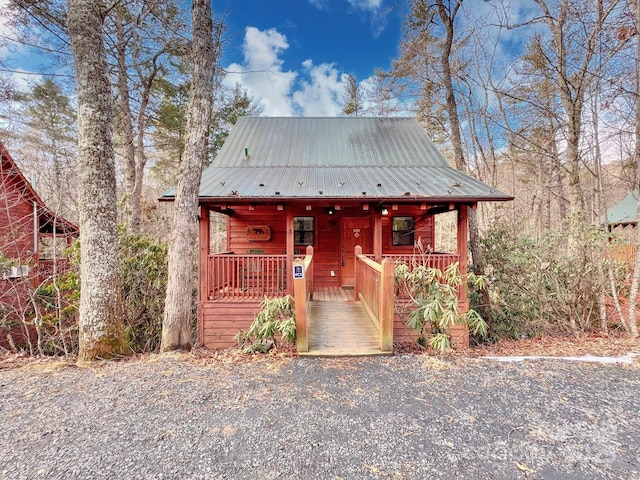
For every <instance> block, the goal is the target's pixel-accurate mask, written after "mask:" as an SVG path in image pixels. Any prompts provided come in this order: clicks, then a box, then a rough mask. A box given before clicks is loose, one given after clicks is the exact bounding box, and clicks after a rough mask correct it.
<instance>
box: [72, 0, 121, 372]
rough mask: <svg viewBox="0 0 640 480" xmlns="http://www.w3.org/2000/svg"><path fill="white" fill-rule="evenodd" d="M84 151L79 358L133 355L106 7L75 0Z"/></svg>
mask: <svg viewBox="0 0 640 480" xmlns="http://www.w3.org/2000/svg"><path fill="white" fill-rule="evenodd" d="M67 21H68V28H69V38H70V40H71V48H72V51H73V58H74V62H75V69H76V82H77V94H78V149H79V152H80V165H79V174H80V255H81V265H80V279H81V294H80V323H79V344H80V345H79V352H78V361H90V360H95V359H98V358H109V357H112V356H114V355H123V354H126V353H128V351H129V349H128V346H127V342H126V340H125V337H124V325H123V322H122V308H121V292H120V277H119V270H120V269H119V257H118V230H117V212H116V176H115V160H114V152H113V139H112V127H113V125H112V124H113V122H112V114H113V112H112V105H111V99H112V96H111V84H110V82H109V77H108V72H107V62H106V52H105V48H104V42H103V33H102V27H103V22H104V6H103V5H102V2H96V1H95V0H70V1H69V3H68V8H67Z"/></svg>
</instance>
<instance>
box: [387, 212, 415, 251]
mask: <svg viewBox="0 0 640 480" xmlns="http://www.w3.org/2000/svg"><path fill="white" fill-rule="evenodd" d="M414 227H415V220H414V218H413V217H393V223H392V229H391V230H392V231H391V235H392V242H393V245H394V246H399V245H413V243H414Z"/></svg>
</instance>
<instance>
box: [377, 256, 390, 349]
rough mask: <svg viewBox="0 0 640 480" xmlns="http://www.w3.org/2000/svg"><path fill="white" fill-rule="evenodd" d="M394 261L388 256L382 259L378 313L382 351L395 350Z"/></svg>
mask: <svg viewBox="0 0 640 480" xmlns="http://www.w3.org/2000/svg"><path fill="white" fill-rule="evenodd" d="M393 282H394V262H392V261H391V260H389V259H388V258H386V259H384V260H383V261H382V272H381V274H380V286H379V290H378V302H379V303H378V305H379V306H378V315H379V317H380V318H379V320H380V351H382V352H392V351H393V302H394V295H393V293H394V291H393V290H394V284H393Z"/></svg>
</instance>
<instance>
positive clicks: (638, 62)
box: [629, 0, 640, 338]
mask: <svg viewBox="0 0 640 480" xmlns="http://www.w3.org/2000/svg"><path fill="white" fill-rule="evenodd" d="M635 16H636V18H635V20H636V32H640V0H636V2H635ZM639 55H640V34H637V33H636V58H635V85H634V88H635V97H636V102H635V107H636V131H635V134H636V139H635V140H636V143H635V151H634V155H635V157H636V165H637V168H636V172H640V57H639ZM638 177H639V174H636V185H635V188H636V189H638V188H640V178H638ZM638 210H639V211H640V209H638ZM636 221H640V214H639V215H638V219H637V220H636ZM637 225H640V223H638V224H637ZM636 231H637V233H638V239H637V242H636V243H637V244H638V245H640V227H636ZM639 286H640V248H638V249H637V252H636V261H635V263H634V267H633V277H632V279H631V291H630V293H629V331H630V333H631V337H632V338H637V337H638V324H637V323H636V300H637V298H638V287H639Z"/></svg>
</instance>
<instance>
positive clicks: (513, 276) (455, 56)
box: [0, 0, 640, 345]
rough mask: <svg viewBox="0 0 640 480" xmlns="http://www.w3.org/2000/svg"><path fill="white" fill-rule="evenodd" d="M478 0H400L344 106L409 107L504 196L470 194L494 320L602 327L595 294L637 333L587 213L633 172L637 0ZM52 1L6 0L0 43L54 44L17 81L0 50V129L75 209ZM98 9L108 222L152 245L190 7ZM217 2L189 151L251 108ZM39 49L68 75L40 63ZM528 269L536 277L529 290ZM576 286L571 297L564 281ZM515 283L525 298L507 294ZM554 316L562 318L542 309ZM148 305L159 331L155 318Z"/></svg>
mask: <svg viewBox="0 0 640 480" xmlns="http://www.w3.org/2000/svg"><path fill="white" fill-rule="evenodd" d="M478 1H480V0H464V1H463V0H430V1H427V0H413V1H410V2H407V4H406V5H405V7H406V15H405V20H404V22H403V29H402V38H401V39H400V40H399V47H398V55H397V58H396V59H395V60H394V61H393V64H392V65H391V66H390V68H389V69H387V70H380V71H377V72H376V74H375V75H374V76H372V77H371V78H369V79H366V81H363V80H365V79H361V80H360V81H359V79H357V78H356V77H355V76H353V75H348V76H347V82H346V84H347V88H346V89H345V92H344V97H343V100H344V108H343V112H344V115H352V116H407V115H410V116H416V117H417V118H418V119H419V120H420V122H421V123H422V124H423V126H424V128H425V129H426V131H427V132H428V133H429V135H430V137H431V138H432V139H433V141H434V142H435V143H436V145H437V146H438V148H439V149H440V150H441V151H442V152H443V153H444V154H445V156H446V157H447V158H448V159H449V160H450V162H451V164H452V165H454V166H456V168H458V169H460V170H462V171H465V172H467V173H469V174H471V175H473V176H474V177H476V178H478V179H480V180H482V181H484V182H485V183H487V184H489V185H491V186H493V187H495V188H497V189H500V190H502V191H504V192H507V193H510V194H512V195H513V196H514V197H515V200H514V201H513V202H509V203H505V204H493V205H491V204H490V205H482V206H481V207H480V208H479V209H478V215H477V218H476V219H475V222H474V223H473V224H472V227H471V234H472V238H471V244H472V257H473V260H474V264H475V265H476V267H477V269H478V271H479V273H485V270H486V273H487V274H488V276H489V278H492V279H493V280H494V288H495V290H494V292H493V297H494V298H493V301H492V299H491V298H488V297H487V298H484V299H482V300H481V301H480V303H481V304H482V305H484V306H486V307H489V305H490V304H491V307H492V308H493V310H491V309H490V308H487V309H486V311H485V314H486V315H487V316H491V315H493V316H494V322H493V325H494V333H495V336H496V337H499V336H501V335H511V336H518V335H521V334H523V333H527V334H528V333H536V332H539V331H545V330H547V331H548V330H550V329H551V330H552V329H554V328H556V329H560V330H566V331H570V332H573V333H576V332H579V331H585V330H588V329H591V328H596V329H601V330H604V331H607V322H608V320H607V318H609V317H607V318H605V317H606V315H607V308H608V307H607V306H609V307H610V308H611V309H613V308H614V307H615V310H617V317H622V320H619V324H618V326H619V327H620V328H621V329H623V330H625V331H628V332H630V333H631V334H632V335H634V333H633V332H634V330H635V332H636V333H635V334H636V335H637V327H635V307H634V306H635V295H636V293H637V287H638V283H639V282H640V278H639V275H640V273H639V272H640V269H638V268H637V267H636V268H635V269H633V268H632V269H631V270H630V271H626V272H624V273H621V272H620V271H619V269H618V267H617V266H615V265H613V266H612V265H609V264H606V262H604V259H605V257H606V255H605V250H606V248H607V240H608V239H607V238H606V235H603V234H601V232H602V229H601V228H600V226H599V223H600V221H601V219H602V217H603V215H604V213H605V212H606V210H607V209H608V208H610V207H611V206H613V205H614V204H615V203H616V202H617V201H619V200H620V199H621V198H623V197H624V196H625V195H626V194H628V193H629V192H631V191H632V190H633V189H634V188H637V185H638V162H639V161H640V139H639V137H640V135H639V132H638V128H640V127H639V124H640V122H639V121H638V118H639V117H640V112H639V108H638V105H639V104H640V101H639V99H638V83H639V77H640V67H639V62H640V60H639V58H640V55H639V52H640V35H638V31H639V28H638V25H639V24H640V12H639V9H640V1H639V0H596V1H594V2H583V1H579V0H529V1H528V2H524V3H527V4H528V5H527V6H529V7H535V11H536V12H537V15H535V16H533V17H532V18H530V19H528V20H527V21H526V22H521V23H513V20H512V19H513V18H515V17H516V15H515V14H514V12H513V11H511V10H510V9H512V8H517V6H515V5H513V3H512V2H506V1H497V2H492V6H493V8H492V9H491V10H490V12H491V13H490V15H489V16H487V17H479V16H476V15H474V3H475V2H478ZM66 8H67V5H66V3H65V2H59V1H55V0H52V1H49V2H35V1H29V0H12V1H11V2H10V8H9V9H7V10H6V11H4V12H2V13H0V15H3V16H4V21H5V22H10V23H11V24H12V25H13V26H14V27H15V31H16V32H19V34H20V35H19V37H17V38H16V39H8V38H6V37H0V43H5V44H6V45H4V46H5V47H6V48H12V42H18V43H21V44H27V45H31V46H34V47H35V48H39V49H41V50H42V52H45V53H46V57H47V58H49V59H50V61H51V64H50V65H44V66H43V67H42V72H41V73H42V77H43V78H45V80H44V81H42V82H40V83H36V84H33V85H31V87H30V89H29V90H21V89H19V88H18V87H17V86H16V85H15V83H13V82H12V80H11V76H10V75H9V74H8V73H7V72H6V71H7V70H11V66H10V65H7V64H6V63H5V62H4V60H3V59H2V58H0V66H1V67H3V68H0V98H1V99H2V102H1V104H0V139H1V140H2V142H3V143H4V145H5V146H6V147H7V148H8V150H9V151H10V152H11V153H12V156H13V157H14V158H15V159H16V161H17V163H18V164H19V166H20V168H21V169H22V170H23V172H24V173H25V175H26V176H27V178H29V179H30V180H31V181H32V182H33V184H34V186H35V187H36V189H37V191H38V193H39V194H40V195H41V197H42V199H43V200H44V201H45V203H46V204H47V205H48V206H49V207H50V208H51V209H53V210H55V211H56V212H59V213H60V214H62V215H63V216H65V217H66V218H68V219H70V220H72V221H78V219H79V217H80V213H79V208H80V205H79V198H80V194H79V181H78V178H79V177H78V171H79V162H80V159H79V150H78V125H77V121H76V118H77V110H78V100H77V96H76V95H77V92H76V91H75V72H74V64H73V57H72V52H71V41H70V39H69V32H68V28H67V10H66ZM214 8H215V4H214ZM104 11H105V15H104V19H103V20H104V21H103V23H102V34H103V39H104V44H105V52H106V61H107V67H108V75H109V79H110V83H111V92H112V99H111V100H112V101H111V104H112V111H113V150H114V153H115V155H114V158H115V174H116V180H117V182H116V186H117V221H118V224H119V225H120V226H121V231H122V232H123V235H130V236H134V237H135V236H140V238H144V239H146V240H149V241H153V242H159V243H160V244H165V243H166V242H167V241H168V240H169V237H168V233H169V231H168V229H167V228H166V225H167V224H168V223H170V220H169V219H170V218H171V216H172V212H171V207H167V206H164V205H160V204H159V203H158V202H157V197H158V196H159V194H160V193H161V192H162V191H164V190H165V189H166V188H169V187H172V186H175V185H176V183H177V182H178V181H179V177H180V175H181V165H183V163H184V161H185V159H184V153H185V141H186V138H187V130H186V129H187V119H188V106H189V85H190V82H191V80H192V72H193V62H192V59H191V57H190V53H191V48H192V46H193V43H194V42H193V40H194V39H193V36H192V33H191V28H192V20H191V18H190V16H189V12H188V11H187V10H186V9H183V6H182V5H178V4H172V3H167V2H160V1H156V0H124V1H121V2H117V3H114V4H113V5H110V6H109V8H108V9H105V10H104ZM485 11H486V10H485ZM214 13H215V14H214V16H213V25H212V30H211V32H212V35H211V36H212V40H213V45H214V48H215V58H216V61H217V62H218V63H217V64H216V67H215V71H214V76H213V82H212V85H211V89H212V91H213V99H214V100H213V102H214V103H213V115H212V118H211V121H210V122H209V139H208V140H209V141H208V145H207V154H206V158H205V159H203V160H202V162H201V168H204V167H206V166H207V165H208V164H209V163H210V162H211V160H212V159H213V158H214V157H215V154H216V152H217V151H218V149H219V148H220V146H221V145H222V143H223V142H224V139H225V138H226V135H227V134H228V131H229V129H230V128H231V127H232V125H233V124H234V123H235V121H236V119H237V118H238V117H240V116H244V115H260V114H261V107H260V101H261V99H260V98H254V97H253V96H252V95H251V94H250V93H249V92H247V91H245V90H243V89H242V88H241V87H240V86H236V88H232V89H229V88H225V87H224V86H223V85H222V79H223V78H224V75H225V72H224V70H223V69H222V68H221V66H220V65H219V60H220V53H221V52H222V51H223V50H224V48H225V42H226V41H227V39H228V38H229V35H230V34H232V33H233V32H228V31H227V30H226V27H225V23H224V18H225V12H222V11H214ZM533 27H535V28H533ZM505 44H508V45H510V48H509V50H508V51H505V50H504V45H505ZM13 46H15V45H13ZM53 65H56V66H57V67H58V68H59V67H60V66H61V65H64V66H67V67H68V74H65V75H60V74H57V75H47V73H48V72H47V67H51V66H53ZM76 67H77V65H76ZM3 70H5V72H4V73H3ZM633 235H635V232H634V233H633ZM572 238H573V240H572ZM585 239H590V240H589V241H584V240H585ZM626 241H628V242H631V243H636V244H637V240H636V239H635V238H627V239H626ZM496 246H499V247H500V248H499V250H500V252H499V254H500V255H496ZM565 247H566V248H567V250H566V252H565ZM568 247H571V248H568ZM523 250H524V251H525V252H524V253H523ZM527 251H528V252H529V255H528V256H527V255H525V254H526V253H527ZM121 253H122V251H121ZM565 253H566V254H565ZM507 254H509V255H511V256H510V257H508V258H506V257H505V255H507ZM125 260H126V257H123V258H121V263H122V264H126V262H125ZM563 261H565V263H562V262H563ZM549 265H552V266H553V267H550V266H549ZM510 266H512V267H513V270H512V271H509V267H510ZM523 270H526V271H527V272H528V274H527V275H523V274H522V271H523ZM592 272H596V273H597V275H594V274H593V273H592ZM633 272H635V273H637V274H638V275H635V276H633V277H632V276H631V273H633ZM123 275H125V276H126V273H123ZM529 276H530V277H531V278H528V277H529ZM585 277H588V278H585ZM525 281H526V282H528V283H526V284H521V283H522V282H525ZM536 282H537V284H538V285H539V287H538V288H539V289H540V290H538V291H532V288H533V285H534V283H536ZM585 282H586V283H588V284H585ZM625 282H627V283H625ZM629 282H635V283H629ZM498 285H501V286H500V287H498ZM625 285H626V286H625ZM516 287H517V288H521V290H514V289H515V288H516ZM507 290H508V291H507ZM572 292H573V295H574V296H576V297H579V299H575V298H574V299H569V298H568V297H567V298H565V297H566V295H567V294H571V293H572ZM620 292H622V295H626V296H627V297H630V300H631V301H630V302H629V305H628V307H626V308H628V310H624V311H623V307H622V306H616V305H613V304H614V303H616V302H617V298H618V296H619V294H620ZM605 294H606V296H607V298H608V299H607V298H605ZM527 295H528V296H529V297H531V298H536V302H537V303H536V305H537V306H536V307H531V305H530V301H529V300H527V301H525V300H518V298H520V297H523V296H527ZM581 295H583V296H581ZM160 296H161V297H162V295H160ZM549 298H553V299H554V302H558V301H561V302H562V305H556V304H555V303H553V302H551V303H549V302H548V299H549ZM506 299H508V300H506ZM519 302H522V305H521V306H520V307H519V308H516V307H517V305H518V304H519ZM545 303H546V304H547V305H545ZM527 305H528V306H527ZM632 307H633V308H632ZM547 308H552V310H551V311H546V309H547ZM609 313H610V312H609ZM609 316H610V315H609ZM552 317H559V320H556V322H555V323H554V324H553V325H548V324H549V323H553V322H552V321H551V320H550V319H551V318H552ZM149 321H150V322H151V323H153V322H155V325H156V328H155V330H154V335H157V333H158V328H157V327H158V326H157V323H158V321H159V319H158V318H157V316H156V318H154V319H150V320H149ZM532 325H537V326H536V327H535V328H534V327H532ZM634 327H635V328H634ZM156 343H157V342H156ZM154 345H155V344H154Z"/></svg>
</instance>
